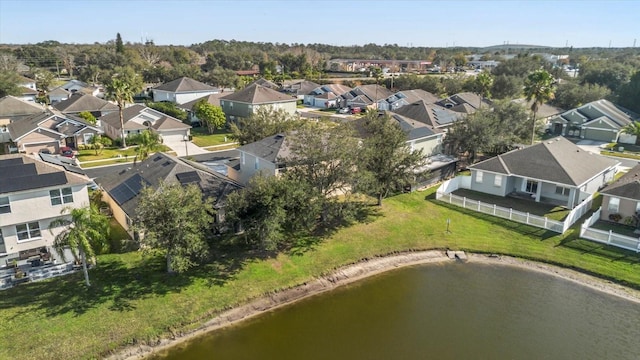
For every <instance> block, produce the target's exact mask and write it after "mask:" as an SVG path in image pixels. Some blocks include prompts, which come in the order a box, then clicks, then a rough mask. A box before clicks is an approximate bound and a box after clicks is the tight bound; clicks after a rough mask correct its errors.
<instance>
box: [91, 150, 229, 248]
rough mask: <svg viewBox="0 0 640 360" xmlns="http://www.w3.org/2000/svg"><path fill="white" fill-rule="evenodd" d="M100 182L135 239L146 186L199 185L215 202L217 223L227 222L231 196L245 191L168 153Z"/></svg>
mask: <svg viewBox="0 0 640 360" xmlns="http://www.w3.org/2000/svg"><path fill="white" fill-rule="evenodd" d="M97 181H98V184H99V185H100V187H101V188H102V189H103V190H104V193H103V200H104V201H105V202H107V203H108V204H109V207H110V208H111V211H112V213H113V217H114V218H115V219H116V221H118V223H119V224H120V225H122V227H123V228H124V229H125V230H127V232H129V234H131V235H132V236H133V235H134V234H133V231H132V229H131V225H132V224H133V222H134V221H135V218H136V210H137V208H138V202H139V200H140V197H139V195H140V191H141V190H142V189H143V188H144V187H146V186H151V187H156V186H158V185H159V183H160V182H161V181H164V182H165V183H179V184H181V185H184V186H186V185H189V184H196V185H197V186H198V187H199V188H200V190H201V191H202V194H203V196H205V197H208V198H211V199H213V204H214V209H215V210H216V221H217V222H222V221H223V220H224V206H225V201H226V197H227V195H228V194H230V193H231V192H233V191H236V190H238V189H240V188H241V185H240V184H238V183H237V182H235V181H233V180H231V179H229V178H227V177H226V176H224V175H221V174H219V173H217V172H215V171H212V170H209V169H208V168H206V167H202V166H200V165H198V164H197V163H192V162H189V161H187V160H183V159H179V158H177V157H173V156H170V155H167V154H164V153H156V154H154V155H153V156H151V157H149V158H147V159H146V160H144V161H142V162H140V163H138V164H136V165H133V166H132V167H130V168H128V169H127V170H124V171H122V172H117V173H112V174H110V175H107V176H104V177H101V178H99V179H98V180H97Z"/></svg>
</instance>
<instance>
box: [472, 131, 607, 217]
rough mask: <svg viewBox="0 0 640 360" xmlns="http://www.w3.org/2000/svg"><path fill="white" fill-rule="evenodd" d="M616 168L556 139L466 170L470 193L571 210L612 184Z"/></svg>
mask: <svg viewBox="0 0 640 360" xmlns="http://www.w3.org/2000/svg"><path fill="white" fill-rule="evenodd" d="M618 165H619V162H618V161H616V160H613V159H609V158H606V157H602V156H599V155H594V154H592V153H590V152H588V151H584V150H582V149H580V148H579V147H578V146H577V145H575V144H573V143H572V142H571V141H569V140H567V139H565V138H564V137H561V136H559V137H555V138H553V139H551V140H546V141H544V142H541V143H538V144H535V145H532V146H529V147H526V148H524V149H518V150H513V151H510V152H507V153H504V154H502V155H498V156H496V157H493V158H490V159H487V160H485V161H481V162H479V163H476V164H473V165H471V166H469V169H470V170H471V190H475V191H479V192H483V193H487V194H492V195H497V196H503V197H504V196H509V195H514V196H518V197H526V198H529V199H532V200H535V201H536V202H542V203H548V204H554V205H560V206H564V207H566V208H569V209H573V208H574V207H575V206H576V205H578V204H580V202H582V201H583V200H584V199H586V198H587V197H589V195H591V194H593V193H594V192H596V191H598V190H599V189H600V188H601V187H602V186H604V185H605V184H607V183H608V182H609V181H611V180H613V176H614V174H615V173H616V170H617V166H618Z"/></svg>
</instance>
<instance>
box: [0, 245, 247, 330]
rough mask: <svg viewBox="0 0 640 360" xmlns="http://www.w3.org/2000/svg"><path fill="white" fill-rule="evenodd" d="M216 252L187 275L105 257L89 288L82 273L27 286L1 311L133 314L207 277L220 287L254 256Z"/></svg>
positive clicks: (150, 259) (13, 292) (2, 299)
mask: <svg viewBox="0 0 640 360" xmlns="http://www.w3.org/2000/svg"><path fill="white" fill-rule="evenodd" d="M212 253H213V254H215V256H213V257H212V258H211V259H209V261H208V262H207V263H206V264H204V265H202V266H199V267H196V268H193V269H190V270H189V271H187V272H186V273H183V274H177V273H174V274H169V273H167V271H166V259H165V257H164V256H143V257H142V258H141V259H140V260H138V261H135V262H132V263H126V262H125V261H123V260H122V258H121V257H119V256H115V255H111V256H108V257H102V258H99V263H98V265H97V266H95V267H94V268H92V269H90V270H89V278H90V281H91V286H90V287H87V286H86V285H85V284H84V274H83V273H82V271H78V272H76V273H73V274H69V275H66V276H61V277H57V278H53V279H50V280H44V281H36V282H30V283H25V284H21V285H19V286H16V287H14V288H11V289H7V290H4V291H3V294H2V296H0V309H5V308H14V307H15V308H20V309H21V310H20V311H18V312H17V313H15V315H14V317H16V318H17V317H19V316H21V315H22V314H23V313H25V312H29V311H34V310H35V311H41V312H44V313H45V314H46V315H47V316H51V317H55V316H59V315H63V314H68V313H72V314H74V315H76V316H79V315H82V314H84V313H86V312H87V311H89V310H90V309H92V308H95V307H98V306H103V305H104V304H108V307H109V310H112V311H121V312H124V311H134V310H135V309H136V305H135V301H136V300H139V299H144V298H146V297H150V296H163V295H166V294H170V293H180V292H181V291H182V289H183V288H185V287H187V286H189V285H191V284H192V283H193V282H194V281H198V280H200V279H206V282H207V284H208V285H209V286H221V285H223V284H224V283H226V282H227V281H229V280H230V279H232V278H233V276H234V274H236V273H237V272H238V271H239V270H241V269H242V267H243V265H244V263H245V261H246V260H247V259H248V258H249V257H251V256H252V254H250V253H249V254H247V253H244V254H243V253H240V252H233V251H231V250H229V249H227V250H226V252H216V251H215V250H214V251H212ZM124 256H127V255H124ZM22 309H23V310H22Z"/></svg>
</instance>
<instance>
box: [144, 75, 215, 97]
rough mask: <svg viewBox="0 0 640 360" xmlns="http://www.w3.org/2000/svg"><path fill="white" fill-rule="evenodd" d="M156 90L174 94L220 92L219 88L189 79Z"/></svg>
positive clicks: (170, 82) (176, 80)
mask: <svg viewBox="0 0 640 360" xmlns="http://www.w3.org/2000/svg"><path fill="white" fill-rule="evenodd" d="M154 90H162V91H168V92H174V93H181V92H195V91H219V89H218V88H215V87H213V86H210V85H207V84H203V83H201V82H200V81H197V80H193V79H191V78H188V77H181V78H178V79H175V80H173V81H169V82H168V83H165V84H162V85H159V86H157V87H155V88H154Z"/></svg>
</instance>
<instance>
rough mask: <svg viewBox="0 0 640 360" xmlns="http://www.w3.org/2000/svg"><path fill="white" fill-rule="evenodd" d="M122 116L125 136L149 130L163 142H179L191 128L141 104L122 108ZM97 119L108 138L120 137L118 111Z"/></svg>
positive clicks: (120, 129)
mask: <svg viewBox="0 0 640 360" xmlns="http://www.w3.org/2000/svg"><path fill="white" fill-rule="evenodd" d="M122 116H123V122H124V133H125V136H129V135H136V134H140V133H141V132H143V131H144V130H151V131H153V132H155V133H157V134H159V135H160V136H161V137H162V140H163V141H164V142H180V141H183V140H184V139H185V137H188V136H189V133H190V131H189V130H190V129H191V125H187V124H185V123H183V122H182V121H180V120H178V119H176V118H174V117H172V116H169V115H166V114H164V113H161V112H160V111H157V110H154V109H151V108H148V107H146V106H144V105H141V104H135V105H133V106H130V107H128V108H125V109H123V111H122ZM99 120H100V121H101V123H102V128H103V129H104V132H105V134H106V135H107V136H108V137H109V138H111V139H113V140H115V139H118V138H120V137H122V127H121V125H120V112H119V111H116V112H112V113H109V114H107V115H104V116H102V117H100V119H99Z"/></svg>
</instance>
